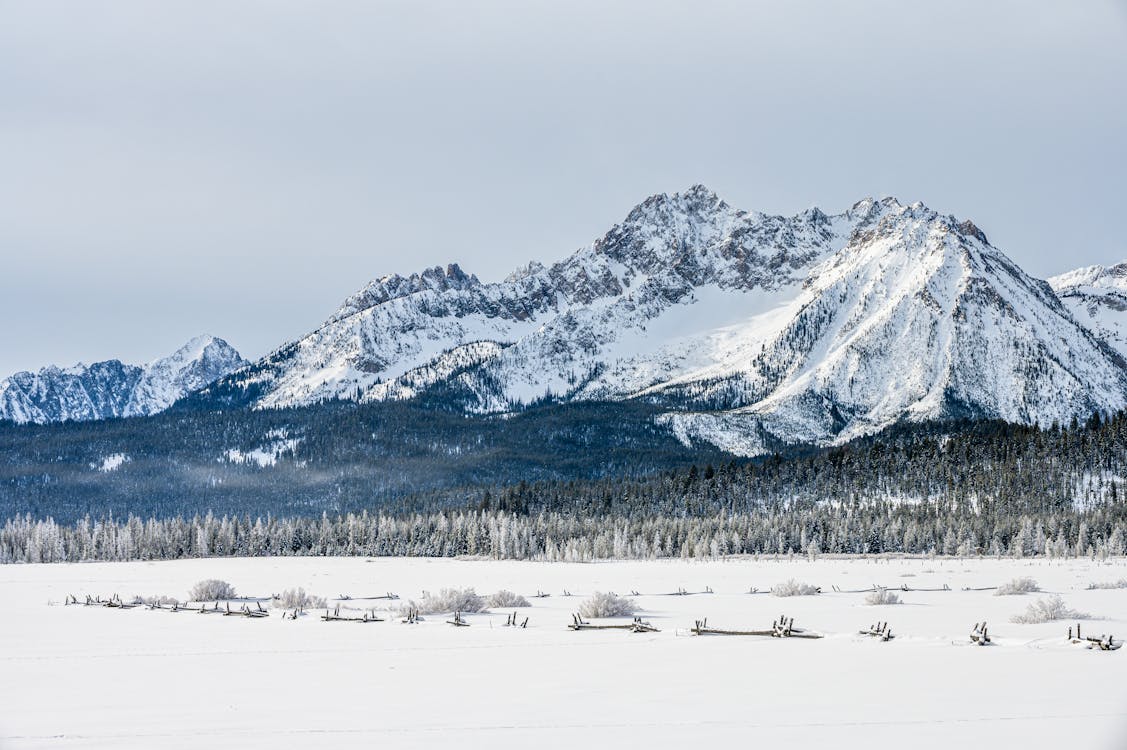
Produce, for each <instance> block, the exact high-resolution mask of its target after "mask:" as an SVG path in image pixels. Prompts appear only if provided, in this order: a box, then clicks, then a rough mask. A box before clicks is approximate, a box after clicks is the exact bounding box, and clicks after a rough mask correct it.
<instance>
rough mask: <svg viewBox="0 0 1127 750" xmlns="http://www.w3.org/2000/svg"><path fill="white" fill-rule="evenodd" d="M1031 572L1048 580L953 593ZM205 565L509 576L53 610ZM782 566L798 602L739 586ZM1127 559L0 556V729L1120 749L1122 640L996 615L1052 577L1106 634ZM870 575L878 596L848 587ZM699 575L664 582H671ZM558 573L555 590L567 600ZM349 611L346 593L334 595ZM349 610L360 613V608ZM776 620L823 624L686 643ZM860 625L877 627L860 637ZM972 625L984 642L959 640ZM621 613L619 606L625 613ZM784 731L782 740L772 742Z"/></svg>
mask: <svg viewBox="0 0 1127 750" xmlns="http://www.w3.org/2000/svg"><path fill="white" fill-rule="evenodd" d="M1018 576H1029V577H1032V578H1034V579H1035V580H1036V581H1037V582H1038V583H1039V584H1040V586H1041V588H1042V590H1043V593H1039V594H1026V595H1022V596H995V595H994V592H991V591H962V589H963V588H964V587H985V586H995V585H998V584H1000V583H1004V582H1007V581H1010V580H1011V579H1013V578H1015V577H1018ZM203 578H222V579H225V580H228V581H230V582H231V583H232V584H234V585H235V587H236V589H237V590H238V592H239V593H240V594H243V595H248V596H256V595H257V596H264V597H266V596H269V595H270V594H271V593H273V592H279V591H282V590H283V589H288V588H294V587H297V586H302V587H304V588H305V589H306V590H307V591H309V592H310V593H313V594H317V595H321V596H325V597H327V598H331V597H336V596H338V595H341V594H348V595H350V596H353V597H360V596H368V595H375V594H382V593H384V592H386V591H389V590H390V591H393V592H396V593H397V594H399V595H400V596H401V597H403V600H402V601H400V602H392V603H388V602H386V601H377V602H360V601H359V600H354V601H351V602H345V604H346V605H355V606H358V607H359V606H369V605H371V604H375V605H376V607H377V608H378V609H379V610H382V609H385V608H390V607H398V606H400V605H402V604H403V603H405V601H406V600H407V599H410V598H417V597H418V596H419V594H420V592H421V591H423V590H428V591H437V590H438V589H441V588H443V587H455V586H456V587H470V586H472V587H475V588H476V590H477V591H478V592H479V593H482V594H488V593H491V592H493V591H496V590H498V589H511V590H513V591H516V592H518V593H522V594H525V595H528V596H531V595H532V594H535V593H536V592H537V591H538V590H543V591H544V592H547V593H550V594H551V596H550V597H548V598H538V599H530V601H531V602H532V606H530V607H527V608H524V609H522V610H521V618H523V617H524V616H528V617H529V624H528V628H527V629H524V630H522V629H519V628H507V627H502V626H503V625H504V623H505V615H506V613H505V612H493V613H488V614H476V615H468V616H467V617H466V619H467V620H468V621H469V622H470V624H471V626H470V627H465V628H458V627H451V626H449V625H447V624H446V622H445V621H446V620H447V619H449V618H448V617H444V616H430V617H427V618H426V621H425V622H423V623H421V624H418V625H414V626H412V625H405V624H402V623H401V622H400V621H399V618H398V617H394V616H392V613H390V612H387V613H381V614H386V615H387V616H388V618H389V619H388V620H387V621H385V622H378V623H371V624H353V623H340V622H323V621H321V619H320V617H319V616H318V615H320V614H323V612H317V613H312V614H310V615H308V616H306V617H304V618H301V619H298V620H296V621H290V620H283V619H282V618H281V617H280V611H278V610H273V611H272V612H271V616H270V617H267V618H262V619H248V618H242V617H222V616H213V615H212V616H201V615H199V614H197V613H192V612H179V613H174V612H168V611H150V610H147V609H144V608H136V609H129V610H118V609H107V608H102V607H82V606H63V601H64V598H65V597H66V595H67V594H77V595H79V597H80V598H84V595H85V594H87V593H89V594H100V595H102V596H109V595H112V594H114V593H117V594H120V595H121V596H122V597H123V598H125V599H128V598H129V597H132V596H133V595H144V596H150V595H162V594H163V595H169V596H176V597H179V598H181V599H183V598H185V596H186V592H187V591H188V589H189V588H190V587H191V586H192V584H194V583H195V582H196V581H198V580H200V579H203ZM791 578H794V579H796V580H798V581H800V582H808V583H811V584H814V585H818V586H821V587H823V590H824V591H826V592H827V593H823V594H821V595H818V596H805V597H792V598H779V597H775V596H772V595H770V594H757V595H749V594H748V593H747V592H748V590H749V588H751V587H756V588H759V589H761V590H766V589H769V588H770V587H772V586H773V585H775V584H778V583H780V582H783V581H786V580H788V579H791ZM1121 578H1127V562H1125V561H1124V560H1115V561H1112V562H1105V563H1098V562H1094V561H1089V560H1066V561H1059V560H1058V561H1046V560H1037V561H1028V560H1025V561H1022V560H951V559H943V558H940V559H932V560H929V559H913V560H879V561H878V560H872V559H868V560H862V559H849V560H834V559H825V558H821V559H819V560H817V561H816V562H809V561H807V560H804V559H798V560H793V561H773V560H760V561H755V560H750V559H729V560H722V561H715V562H681V561H658V562H613V563H595V564H565V563H528V562H493V561H468V560H430V559H426V560H420V559H376V560H365V559H362V558H353V559H342V558H328V559H326V558H296V559H295V558H285V559H277V558H274V559H271V558H266V559H261V558H260V559H234V560H233V559H215V560H185V561H175V562H154V563H97V564H70V565H26V566H22V565H9V566H3V567H0V592H2V593H3V597H2V600H0V601H2V603H3V606H4V612H3V615H2V616H0V748H2V749H3V750H21V749H23V748H43V747H51V748H72V747H73V748H92V747H104V748H153V747H161V748H180V747H184V748H188V747H191V748H200V747H207V748H225V747H239V748H286V747H298V746H301V747H313V746H317V747H331V748H350V747H378V746H380V745H383V746H395V747H397V748H418V747H428V748H429V747H440V746H441V747H446V748H449V747H452V746H453V747H466V748H485V747H502V746H504V747H510V748H514V749H519V748H530V749H531V748H536V749H538V748H568V749H569V750H579V749H582V750H588V749H594V748H604V747H639V748H667V747H668V748H689V747H698V748H699V747H714V748H718V749H719V748H729V747H767V746H772V745H769V744H767V743H786V745H785V746H786V747H790V748H794V749H795V750H800V749H801V748H807V747H823V746H824V747H833V748H866V750H868V749H869V748H874V747H896V746H905V745H907V744H909V743H910V745H911V747H912V748H913V750H924V749H925V748H952V747H960V748H1001V747H1006V746H1016V747H1021V748H1023V749H1025V748H1059V747H1069V748H1077V749H1078V750H1079V749H1080V748H1085V749H1101V748H1106V749H1107V750H1113V749H1117V748H1124V747H1127V680H1125V679H1124V678H1125V676H1127V649H1122V650H1119V651H1111V652H1103V651H1097V650H1089V649H1086V648H1084V647H1083V646H1081V645H1075V644H1070V643H1068V642H1067V640H1066V637H1065V636H1066V632H1067V629H1068V626H1069V624H1071V623H1069V622H1064V621H1058V622H1050V623H1046V624H1039V625H1018V624H1013V623H1011V622H1010V618H1011V616H1013V615H1016V614H1019V613H1022V612H1024V611H1025V610H1026V608H1027V607H1028V605H1029V604H1031V603H1032V602H1034V601H1036V600H1038V599H1040V598H1043V597H1045V596H1048V595H1051V594H1060V595H1061V596H1062V597H1063V599H1064V601H1065V603H1066V604H1067V605H1068V606H1069V607H1071V608H1073V609H1075V610H1079V611H1081V612H1086V613H1089V614H1090V615H1091V616H1092V618H1093V619H1090V620H1087V621H1085V622H1084V623H1083V628H1084V632H1085V635H1087V634H1089V633H1090V634H1092V635H1098V634H1100V633H1113V634H1115V635H1116V637H1117V638H1119V637H1127V589H1111V590H1086V587H1087V586H1088V584H1089V583H1092V582H1105V581H1115V580H1118V579H1121ZM873 584H879V585H882V586H888V587H897V588H898V587H900V586H902V585H906V586H908V587H910V588H912V587H916V588H930V587H942V586H943V585H944V584H946V585H947V586H950V587H951V589H952V590H951V591H937V592H914V591H908V592H899V594H900V598H901V600H902V602H903V603H902V604H899V605H891V606H869V605H866V604H865V603H864V602H865V595H864V594H854V593H834V592H832V591H831V589H832V587H833V586H837V587H839V588H842V589H860V588H865V587H868V586H871V585H873ZM706 587H710V588H711V589H712V590H713V591H714V592H715V593H712V594H708V593H699V594H693V595H690V596H667V595H663V594H666V593H668V592H675V591H677V590H678V589H681V588H683V589H685V590H687V591H690V592H701V591H704V590H705V589H706ZM565 589H567V590H569V591H570V592H572V594H573V595H574V596H573V597H571V598H567V597H564V596H562V592H563V591H564V590H565ZM596 590H600V591H606V590H613V591H616V592H618V593H620V594H623V593H628V592H630V591H638V592H640V594H641V595H640V596H638V597H636V600H637V603H638V604H639V605H640V607H641V609H642V612H641V613H640V614H641V615H642V616H643V617H644V619H646V620H648V621H649V622H651V623H652V624H653V625H655V626H656V627H658V628H660V629H661V632H657V633H643V634H633V633H629V632H626V631H616V630H603V631H590V632H572V631H569V630H568V629H567V628H566V625H567V623H568V622H570V621H571V613H572V612H573V611H575V610H576V609H577V608H578V605H579V604H580V602H581V601H582V598H583V597H585V596H586V595H588V594H590V593H592V592H594V591H596ZM342 611H343V612H344V613H346V614H353V612H352V611H350V610H347V609H345V610H342ZM355 614H359V611H357V612H355ZM780 614H786V615H788V616H793V617H794V618H795V625H796V627H803V628H808V629H812V630H815V631H817V632H820V633H823V634H825V638H823V639H821V640H798V639H775V638H756V637H719V636H708V637H698V636H693V635H691V634H690V633H689V628H690V627H691V626H692V624H693V621H694V620H695V619H699V618H702V617H707V618H708V620H709V625H711V626H713V627H730V628H734V629H759V628H764V627H770V624H771V622H772V620H773V619H775V618H776V617H777V616H778V615H780ZM878 620H887V621H888V622H890V623H891V627H892V630H893V632H894V633H895V634H896V636H897V637H896V638H895V640H892V641H890V642H880V641H878V640H876V639H872V638H867V637H864V636H861V635H859V634H858V632H857V631H858V630H860V629H862V628H866V627H868V626H869V625H870V624H872V623H874V622H876V621H878ZM981 620H987V621H988V622H989V623H990V634H991V636H992V637H993V639H994V645H992V646H989V647H977V646H973V645H971V643H970V641H969V638H968V634H969V632H970V630H971V628H972V626H973V625H974V623H975V622H977V621H981ZM627 621H629V620H627ZM774 746H776V747H781V746H783V745H774Z"/></svg>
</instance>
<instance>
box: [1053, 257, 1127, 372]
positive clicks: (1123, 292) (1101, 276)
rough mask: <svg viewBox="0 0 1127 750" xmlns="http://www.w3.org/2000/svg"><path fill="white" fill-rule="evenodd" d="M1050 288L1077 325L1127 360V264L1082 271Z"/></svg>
mask: <svg viewBox="0 0 1127 750" xmlns="http://www.w3.org/2000/svg"><path fill="white" fill-rule="evenodd" d="M1049 284H1050V285H1052V287H1053V289H1054V290H1055V291H1056V293H1057V296H1058V297H1060V300H1061V302H1063V303H1064V304H1065V306H1066V307H1068V309H1069V310H1070V311H1071V312H1072V316H1073V317H1074V318H1076V320H1077V322H1079V323H1080V324H1081V325H1083V326H1085V327H1087V328H1088V329H1089V330H1090V331H1092V333H1094V334H1095V335H1096V336H1097V337H1098V338H1100V339H1102V340H1103V341H1105V342H1107V344H1108V346H1111V347H1112V348H1113V349H1115V350H1116V351H1117V352H1119V353H1120V354H1121V355H1123V356H1124V357H1127V263H1118V264H1116V265H1114V266H1110V267H1106V268H1105V267H1104V266H1088V267H1086V268H1078V269H1076V270H1075V271H1069V272H1068V273H1064V274H1061V275H1060V276H1054V277H1052V278H1051V279H1049Z"/></svg>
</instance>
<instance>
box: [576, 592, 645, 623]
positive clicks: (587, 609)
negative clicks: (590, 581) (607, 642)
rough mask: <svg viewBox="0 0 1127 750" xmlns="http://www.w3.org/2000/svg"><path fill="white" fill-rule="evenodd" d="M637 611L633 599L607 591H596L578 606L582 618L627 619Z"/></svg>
mask: <svg viewBox="0 0 1127 750" xmlns="http://www.w3.org/2000/svg"><path fill="white" fill-rule="evenodd" d="M636 610H637V605H636V604H635V603H634V600H633V599H629V598H627V597H624V596H619V595H618V594H614V593H611V592H609V591H606V592H604V591H596V592H595V593H594V594H592V595H591V598H590V599H587V601H585V602H583V603H582V604H580V605H579V614H581V615H582V616H583V617H629V616H630V615H632V614H634V612H635V611H636Z"/></svg>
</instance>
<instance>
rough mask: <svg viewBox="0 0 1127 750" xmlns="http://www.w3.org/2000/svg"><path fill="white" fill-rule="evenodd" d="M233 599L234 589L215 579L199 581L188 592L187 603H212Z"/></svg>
mask: <svg viewBox="0 0 1127 750" xmlns="http://www.w3.org/2000/svg"><path fill="white" fill-rule="evenodd" d="M234 598H235V587H234V586H232V585H231V584H229V583H227V582H226V581H220V580H218V579H216V578H208V579H207V580H206V581H200V582H199V583H197V584H196V585H195V586H193V587H192V590H191V591H189V592H188V601H190V602H214V601H218V600H220V599H234Z"/></svg>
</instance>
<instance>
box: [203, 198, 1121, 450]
mask: <svg viewBox="0 0 1127 750" xmlns="http://www.w3.org/2000/svg"><path fill="white" fill-rule="evenodd" d="M1089 286H1091V285H1089ZM1061 288H1062V287H1060V286H1058V289H1061ZM1085 288H1087V287H1085ZM1062 294H1063V292H1062ZM1109 295H1110V292H1108V293H1107V294H1106V295H1104V296H1105V297H1108V298H1109V299H1110V296H1109ZM1064 298H1065V300H1066V302H1067V304H1062V302H1061V300H1060V299H1058V297H1057V295H1056V294H1054V291H1053V289H1052V288H1050V286H1049V285H1048V284H1046V283H1045V282H1043V281H1040V280H1037V279H1034V278H1032V277H1030V276H1028V275H1027V274H1025V273H1024V272H1023V271H1022V270H1021V269H1020V268H1018V267H1017V266H1016V265H1015V264H1014V263H1013V262H1012V261H1010V260H1009V259H1008V258H1007V257H1006V256H1005V255H1004V254H1003V253H1002V252H1001V251H999V250H998V249H996V248H994V247H993V246H991V245H990V244H989V242H988V240H987V237H986V234H985V233H983V232H982V230H981V229H979V228H978V227H977V226H975V224H974V223H973V222H970V221H965V220H962V221H961V220H958V219H956V218H954V217H952V216H946V215H942V214H939V213H937V212H935V211H932V210H931V209H929V208H927V207H926V206H924V205H922V204H919V203H916V204H912V205H902V204H900V203H899V202H897V201H896V200H894V199H890V198H886V199H881V200H872V199H866V200H862V201H860V202H858V203H856V204H855V205H853V206H852V207H851V208H850V209H848V210H847V211H844V212H842V213H839V214H834V215H827V214H825V213H823V212H821V211H819V210H817V209H811V210H808V211H805V212H803V213H800V214H798V215H796V216H792V217H782V216H767V215H764V214H760V213H748V212H745V211H741V210H737V209H734V208H732V207H731V206H729V205H728V204H727V203H725V202H724V201H722V200H720V199H719V198H718V197H717V196H716V195H715V194H713V193H712V192H711V191H709V190H708V189H706V188H704V187H702V186H699V185H698V186H694V187H693V188H690V189H689V190H688V191H686V192H684V193H680V194H674V195H664V194H663V195H656V196H653V197H650V198H648V199H647V200H645V201H644V202H643V203H641V204H640V205H638V206H637V207H635V208H634V209H633V210H632V211H631V212H630V213H629V215H628V216H627V217H626V218H625V219H624V220H623V221H622V223H620V224H619V225H617V226H615V227H614V228H612V229H611V230H610V231H609V232H607V233H606V234H605V235H604V236H603V237H601V238H600V239H598V240H596V241H595V242H594V243H592V244H591V245H589V246H588V247H585V248H582V249H580V250H578V251H577V252H575V253H573V254H572V255H571V256H569V257H567V258H565V259H564V260H562V261H560V262H558V263H555V264H553V265H551V266H543V265H540V264H535V263H534V264H531V265H529V266H526V267H524V268H522V269H520V270H518V271H516V272H514V273H513V274H511V275H510V276H509V277H508V278H506V279H505V280H503V281H500V282H497V283H482V282H481V281H479V280H478V279H477V278H476V277H475V276H473V275H470V274H467V273H465V272H464V271H462V270H461V269H460V268H459V267H458V266H456V265H451V266H448V267H446V268H445V269H443V268H433V269H429V270H427V271H424V272H422V273H419V274H415V275H412V276H410V277H406V278H404V277H401V276H390V277H384V278H381V279H378V280H376V281H374V282H372V283H370V284H368V285H367V286H366V287H364V288H363V289H362V290H360V291H359V292H357V293H356V294H355V295H353V296H352V297H350V298H349V299H348V300H346V301H345V303H344V304H343V305H342V306H341V307H340V308H339V309H338V310H337V311H336V312H334V313H333V314H332V315H331V316H329V318H328V319H327V320H326V322H325V323H324V324H323V325H321V326H320V327H319V328H317V329H316V330H315V331H313V332H312V333H310V334H309V335H307V336H305V337H303V338H301V339H298V340H297V341H294V342H292V343H290V344H287V345H285V346H283V347H281V348H279V349H278V350H276V351H275V352H273V353H271V354H270V355H268V356H267V357H265V358H263V359H262V360H260V361H259V362H257V363H255V364H254V365H252V366H250V367H248V368H246V369H243V370H240V371H238V372H236V373H234V374H232V375H229V376H227V377H225V378H223V379H221V380H220V381H219V382H218V383H216V384H214V385H212V386H209V387H208V388H205V389H204V390H203V391H202V392H201V393H200V394H197V396H198V397H200V398H203V399H205V400H206V399H208V398H214V399H218V400H221V401H222V402H223V403H227V404H236V403H237V404H246V405H252V406H255V407H260V408H265V407H283V406H291V405H302V404H311V403H315V402H318V401H321V400H325V399H337V398H344V399H353V400H359V401H380V400H385V399H403V398H409V397H413V396H417V395H420V394H429V395H430V396H431V397H441V398H444V399H447V400H448V401H449V402H450V403H451V404H454V405H456V407H457V408H461V409H465V410H466V411H469V412H476V413H496V412H507V411H512V410H517V409H520V408H522V407H524V406H526V405H529V404H532V403H536V402H538V401H541V400H544V399H551V400H557V401H569V400H594V399H600V400H607V399H609V400H623V399H647V400H650V401H652V402H656V403H659V404H661V405H663V407H665V408H667V410H668V413H667V414H666V415H665V416H664V417H663V418H662V420H661V421H663V422H664V423H665V424H666V425H667V426H668V427H670V428H671V429H673V430H674V431H675V432H676V434H677V435H678V436H679V437H681V439H682V440H684V441H687V442H692V441H695V440H706V441H709V442H712V443H715V444H717V445H719V446H721V447H723V448H725V449H728V450H731V451H733V452H736V453H742V454H754V453H757V452H761V451H762V450H764V448H765V445H766V444H767V441H768V440H775V441H777V440H783V441H809V442H817V443H831V442H834V441H841V440H846V439H849V438H851V437H854V436H857V435H860V434H863V433H866V432H870V431H873V430H877V429H880V428H882V427H885V426H887V425H889V424H892V423H894V422H897V421H899V420H923V419H933V418H945V417H956V416H959V417H962V416H967V417H983V418H987V417H989V418H1001V419H1006V420H1011V421H1016V422H1026V423H1038V424H1044V425H1047V424H1050V423H1051V422H1053V421H1066V420H1069V419H1071V418H1072V417H1074V416H1078V417H1086V416H1088V415H1089V414H1091V413H1092V412H1093V411H1098V410H1102V411H1110V410H1117V409H1121V408H1124V406H1127V372H1125V367H1127V365H1125V363H1124V360H1123V358H1122V357H1121V356H1119V355H1118V354H1117V353H1116V352H1115V351H1113V350H1112V349H1111V348H1109V346H1108V345H1107V342H1105V341H1104V339H1105V337H1106V332H1105V331H1102V330H1097V329H1096V328H1092V330H1089V328H1088V327H1085V326H1082V325H1078V323H1077V320H1075V319H1074V315H1077V312H1076V310H1077V308H1076V306H1075V305H1074V304H1073V303H1072V302H1071V301H1070V297H1069V296H1068V295H1067V294H1066V295H1065V297H1064ZM1101 299H1102V298H1101ZM1120 299H1123V298H1122V297H1121V298H1120ZM1101 304H1104V303H1102V302H1101ZM1106 304H1107V305H1111V304H1112V303H1110V302H1108V303H1106ZM1116 304H1119V303H1118V302H1117V303H1116ZM1081 317H1083V316H1081ZM1111 343H1112V345H1113V346H1114V345H1115V344H1114V340H1113V341H1112V342H1111ZM436 394H438V395H437V396H436Z"/></svg>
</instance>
